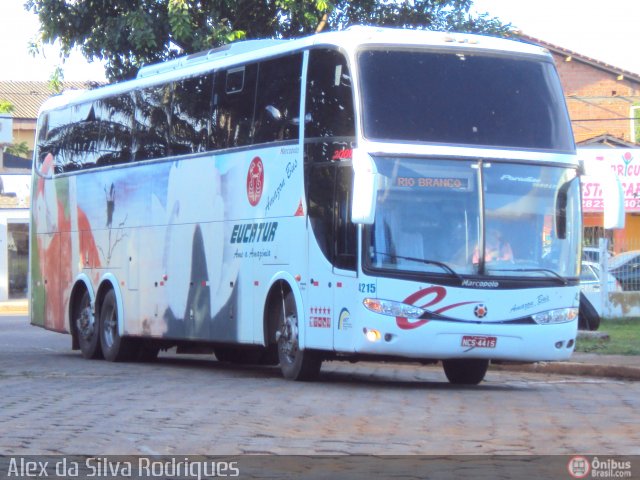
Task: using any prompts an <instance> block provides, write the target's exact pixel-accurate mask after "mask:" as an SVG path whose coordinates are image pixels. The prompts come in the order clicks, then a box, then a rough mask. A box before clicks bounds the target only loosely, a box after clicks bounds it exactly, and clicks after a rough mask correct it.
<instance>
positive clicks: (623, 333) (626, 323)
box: [576, 318, 640, 355]
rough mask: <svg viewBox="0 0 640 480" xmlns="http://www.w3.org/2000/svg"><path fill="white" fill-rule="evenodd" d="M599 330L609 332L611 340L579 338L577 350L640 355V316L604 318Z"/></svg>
mask: <svg viewBox="0 0 640 480" xmlns="http://www.w3.org/2000/svg"><path fill="white" fill-rule="evenodd" d="M598 332H602V333H607V334H608V335H609V340H598V339H589V338H579V339H578V341H577V342H576V352H585V353H601V354H604V355H640V318H625V319H618V320H609V319H604V318H603V319H602V322H601V323H600V328H599V329H598Z"/></svg>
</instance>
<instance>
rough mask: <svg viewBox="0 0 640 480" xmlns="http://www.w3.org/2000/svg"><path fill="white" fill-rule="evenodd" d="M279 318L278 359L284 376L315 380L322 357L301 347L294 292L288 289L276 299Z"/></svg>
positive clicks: (277, 334) (297, 379) (292, 378)
mask: <svg viewBox="0 0 640 480" xmlns="http://www.w3.org/2000/svg"><path fill="white" fill-rule="evenodd" d="M274 310H275V312H276V315H277V318H279V322H278V331H277V333H276V338H277V344H278V359H279V361H280V370H281V371H282V376H283V377H284V378H286V379H288V380H296V381H309V380H315V379H316V378H318V375H319V374H320V367H321V366H322V357H321V356H320V354H319V352H315V351H313V350H301V349H300V348H299V329H298V312H297V308H296V301H295V299H294V298H293V293H292V292H291V291H288V292H287V293H286V294H285V295H284V299H282V298H281V297H280V298H278V300H277V301H276V308H275V309H274Z"/></svg>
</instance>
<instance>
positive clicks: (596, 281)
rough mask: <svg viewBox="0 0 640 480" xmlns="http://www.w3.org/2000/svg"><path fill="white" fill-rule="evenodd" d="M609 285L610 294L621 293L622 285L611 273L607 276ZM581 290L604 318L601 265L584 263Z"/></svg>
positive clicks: (581, 274)
mask: <svg viewBox="0 0 640 480" xmlns="http://www.w3.org/2000/svg"><path fill="white" fill-rule="evenodd" d="M607 285H608V291H609V292H619V291H621V290H622V288H621V287H620V283H619V282H618V281H617V280H616V278H615V277H614V276H613V275H611V274H610V273H608V274H607ZM580 290H581V291H582V293H584V295H585V297H587V300H589V303H591V305H593V308H595V309H596V311H597V312H598V315H600V316H602V311H603V305H602V296H601V288H600V264H598V263H595V262H582V271H581V273H580Z"/></svg>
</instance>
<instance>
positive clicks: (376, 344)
mask: <svg viewBox="0 0 640 480" xmlns="http://www.w3.org/2000/svg"><path fill="white" fill-rule="evenodd" d="M577 325H578V324H577V321H572V322H567V323H559V324H552V325H504V324H500V325H496V324H491V323H484V324H468V323H460V324H458V323H452V322H442V321H430V322H429V323H427V324H425V325H422V326H420V327H419V328H416V329H413V330H398V329H395V328H394V329H388V330H385V328H381V326H380V325H376V326H372V327H371V328H369V327H364V328H362V334H361V335H360V336H359V338H358V340H357V341H356V353H361V354H372V355H388V356H397V357H406V358H415V359H433V360H441V359H447V358H485V359H492V360H505V361H525V362H535V361H552V360H566V359H568V358H569V357H570V356H571V354H572V353H573V350H574V348H575V341H576V336H577ZM376 332H377V333H376Z"/></svg>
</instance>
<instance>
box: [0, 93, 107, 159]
mask: <svg viewBox="0 0 640 480" xmlns="http://www.w3.org/2000/svg"><path fill="white" fill-rule="evenodd" d="M98 85H99V84H97V83H95V82H64V83H63V89H64V90H72V89H88V88H94V87H96V86H98ZM53 95H55V92H54V91H53V90H52V89H51V87H50V86H49V83H48V82H16V81H0V100H7V101H8V102H10V103H11V104H12V105H13V106H14V111H13V112H12V115H13V143H21V142H26V144H27V145H28V147H29V150H33V145H34V140H35V131H36V120H37V118H38V111H39V110H40V106H41V105H42V104H43V103H44V101H45V100H46V99H47V98H49V97H51V96H53Z"/></svg>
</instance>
